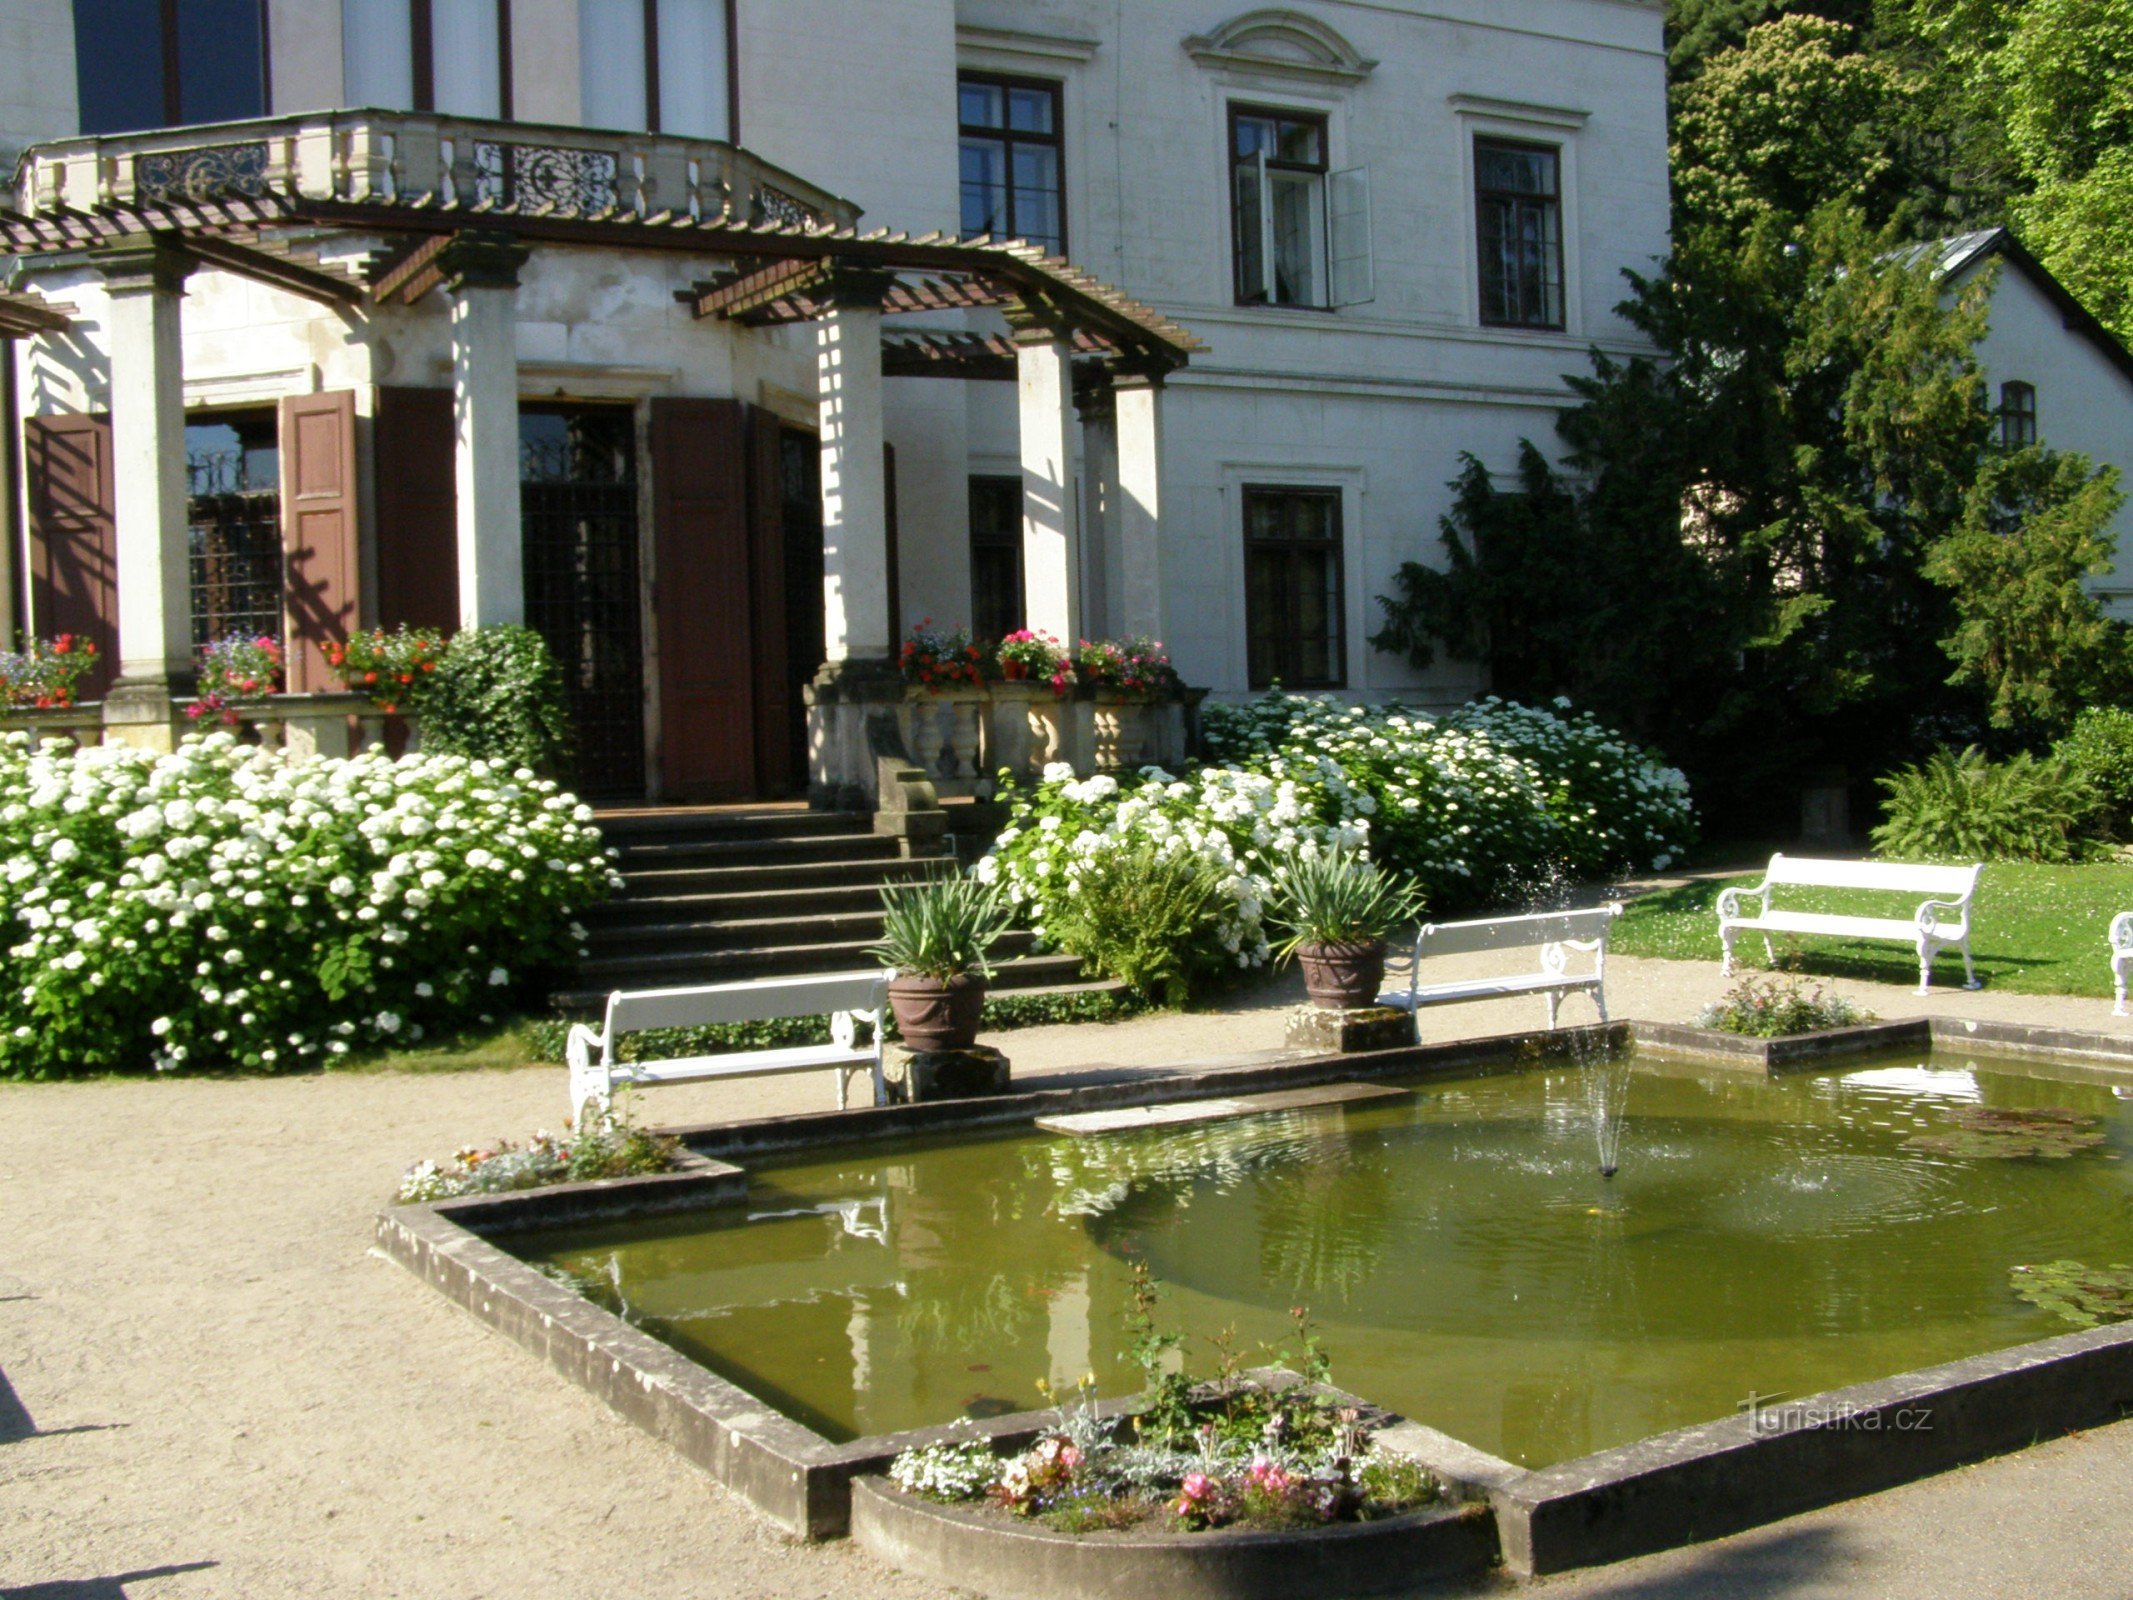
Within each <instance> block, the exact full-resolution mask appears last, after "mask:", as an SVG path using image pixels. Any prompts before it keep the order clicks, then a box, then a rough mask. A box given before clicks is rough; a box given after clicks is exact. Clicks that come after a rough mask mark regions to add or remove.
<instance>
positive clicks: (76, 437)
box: [23, 416, 118, 700]
mask: <svg viewBox="0 0 2133 1600" xmlns="http://www.w3.org/2000/svg"><path fill="white" fill-rule="evenodd" d="M23 447H24V451H25V453H26V455H27V457H28V459H27V461H26V462H25V468H26V471H27V474H28V478H29V500H30V606H31V612H32V615H33V616H34V618H35V631H36V633H37V634H38V635H39V636H41V637H43V638H48V639H49V638H52V637H53V636H55V635H58V634H62V633H71V634H74V635H76V636H77V637H81V638H87V639H90V640H92V641H94V643H95V645H96V652H97V665H96V668H95V670H94V671H92V672H90V673H89V674H87V675H86V676H85V677H83V678H82V680H81V681H80V682H79V683H77V684H76V685H75V689H74V693H75V698H76V699H78V700H94V699H100V698H101V697H102V695H103V693H104V691H105V690H106V689H108V688H109V687H110V686H111V680H112V679H113V678H115V677H117V676H118V517H117V514H116V512H115V511H114V509H113V503H112V486H111V419H110V418H109V417H108V416H93V417H81V416H74V417H30V418H28V419H27V420H26V421H25V422H24V424H23Z"/></svg>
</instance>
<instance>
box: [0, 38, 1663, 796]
mask: <svg viewBox="0 0 2133 1600" xmlns="http://www.w3.org/2000/svg"><path fill="white" fill-rule="evenodd" d="M1662 23H1663V7H1662V5H1661V4H1660V3H1659V0H1375V3H1368V4H1366V3H1362V0H1314V3H1312V4H1310V5H1308V6H1301V7H1291V8H1279V9H1257V10H1245V11H1242V12H1231V11H1228V10H1226V9H1224V8H1223V7H1222V6H1221V5H1220V4H1219V3H1217V4H1215V5H1214V6H1213V7H1212V8H1210V7H1209V6H1208V5H1207V4H1204V3H1202V0H1135V3H1134V4H1133V5H1131V6H1124V5H1119V4H1117V3H1115V0H1050V3H1046V4H1016V3H1009V0H508V3H504V0H0V41H5V42H6V44H7V45H8V46H9V48H7V49H5V50H0V144H4V145H6V146H7V147H8V148H10V149H14V150H22V151H25V152H26V153H25V154H24V155H23V157H22V159H21V163H20V166H19V169H18V174H17V182H16V193H15V197H14V202H13V206H12V209H10V210H9V211H7V212H6V213H5V214H4V215H0V235H4V238H5V243H6V246H7V248H9V249H10V250H12V251H13V252H14V253H15V258H16V260H15V267H14V272H13V276H12V279H11V282H10V286H9V288H10V293H9V296H8V297H7V301H6V304H5V307H4V309H0V331H5V332H7V333H9V334H11V335H13V336H14V344H15V355H14V360H13V362H12V363H11V364H10V365H9V369H8V378H9V381H10V383H11V393H10V396H9V404H10V406H11V407H12V409H11V411H10V412H9V417H10V422H9V432H10V434H11V436H12V438H13V443H14V449H15V456H16V460H17V461H18V462H19V464H20V475H19V484H18V492H17V494H16V495H15V496H13V497H11V498H12V499H13V506H12V515H13V520H14V526H13V529H12V531H11V533H10V536H9V539H8V549H9V554H10V557H11V560H10V561H9V563H7V564H6V566H5V567H4V568H0V579H4V581H5V583H6V585H7V587H8V589H9V594H8V595H7V596H6V597H5V599H6V604H7V605H8V606H9V607H10V608H11V609H12V614H13V616H14V617H15V619H16V620H17V623H18V625H19V626H20V627H22V628H23V629H25V630H27V631H29V632H31V633H34V634H50V633H54V632H57V631H60V630H61V629H73V630H75V631H83V632H88V633H90V634H91V635H92V636H95V637H98V638H99V639H100V640H102V641H103V642H104V643H105V645H106V648H107V653H108V657H109V659H110V660H111V661H112V662H113V663H114V664H115V665H116V667H117V669H118V679H117V682H116V683H115V685H113V693H112V695H111V696H110V697H109V703H111V704H113V705H115V706H117V707H119V708H120V710H121V712H122V714H123V715H127V716H138V717H141V718H144V719H146V720H145V721H144V723H143V724H142V725H143V726H148V725H154V726H163V725H165V724H167V721H168V715H167V705H168V702H169V701H170V700H171V699H172V697H173V696H174V695H176V696H179V697H182V694H183V692H184V689H185V678H186V672H187V664H188V662H189V659H190V655H191V652H192V650H193V649H194V648H195V647H196V646H197V645H198V644H200V643H201V642H203V641H205V640H206V639H209V638H214V637H219V636H221V635H223V634H225V633H227V632H229V631H231V630H233V629H236V628H243V629H246V630H257V631H272V632H279V633H281V634H282V635H284V636H285V637H286V638H287V640H288V642H289V646H290V651H291V659H292V679H293V686H295V687H298V688H302V689H316V688H322V687H326V686H327V683H326V676H325V674H324V671H323V664H322V662H321V660H320V657H319V654H318V652H319V650H320V648H321V647H322V646H323V645H324V644H325V643H326V642H328V641H330V640H332V639H334V638H336V637H338V636H340V635H342V634H344V633H345V632H346V631H347V630H348V629H350V628H352V627H357V626H370V625H385V626H391V625H393V624H395V623H399V622H410V623H419V624H429V625H437V626H448V625H456V624H458V623H460V622H463V621H465V622H474V621H496V620H526V621H528V622H530V623H532V624H533V625H534V626H535V627H537V628H539V629H540V630H541V631H542V632H543V633H544V634H546V635H547V636H548V637H549V639H550V642H551V643H552V644H553V645H554V646H555V647H556V649H557V651H558V653H559V655H561V656H562V658H563V659H564V661H565V663H566V667H567V669H568V671H569V673H570V675H571V682H572V690H573V695H574V698H575V700H576V704H577V710H578V714H579V720H580V724H581V730H582V732H583V736H584V740H585V743H586V745H587V748H588V750H589V751H591V752H593V756H594V760H595V761H596V762H597V764H598V771H599V773H600V775H601V778H600V783H601V786H603V787H607V788H611V789H612V790H613V791H614V792H616V793H618V794H651V795H661V796H677V797H739V796H757V795H775V794H781V793H792V792H796V791H797V790H798V789H799V788H801V787H802V786H803V784H806V785H809V786H811V787H812V788H813V790H814V792H815V793H816V795H817V798H823V799H837V798H839V797H840V794H839V785H838V783H836V782H834V781H831V780H830V779H829V778H827V777H825V763H826V762H828V761H829V759H830V758H829V756H828V755H826V754H825V750H824V748H823V744H822V741H823V738H824V734H823V730H822V729H821V727H820V726H818V727H817V729H816V733H815V736H814V741H815V742H814V744H813V745H812V746H810V745H809V743H808V736H807V735H806V734H805V732H804V728H805V721H804V717H805V713H804V711H803V700H805V699H806V698H807V685H809V684H810V682H813V683H814V684H816V689H815V691H814V692H815V697H816V698H817V699H818V700H823V701H825V703H835V702H836V701H837V700H838V697H839V696H840V695H846V694H852V695H857V694H860V689H859V688H858V687H857V686H859V685H862V684H872V685H875V686H876V688H874V689H868V690H866V691H865V693H866V695H874V694H876V693H877V691H878V686H879V685H880V684H881V683H882V682H883V681H884V677H885V672H886V665H885V664H886V662H887V661H888V658H889V657H890V655H891V653H892V651H893V650H894V648H895V646H896V643H897V641H898V639H899V638H900V637H901V635H902V634H903V633H904V631H905V630H906V629H908V628H909V627H911V626H912V625H914V624H916V623H918V622H920V621H922V620H924V619H929V618H930V619H933V620H934V621H936V622H937V623H940V624H943V625H949V626H953V625H956V624H964V623H967V624H969V625H971V626H973V627H974V628H976V629H977V630H978V631H979V632H980V633H984V634H998V633H1000V632H1004V631H1006V630H1007V629H1009V628H1011V627H1013V626H1016V625H1020V624H1024V623H1026V624H1028V625H1029V626H1032V627H1036V628H1039V629H1043V630H1048V631H1050V632H1052V633H1053V634H1055V635H1057V636H1059V637H1061V638H1062V639H1066V640H1068V641H1071V640H1073V639H1075V638H1077V637H1096V636H1102V635H1114V636H1130V635H1136V634H1145V635H1149V636H1154V637H1159V638H1161V639H1162V640H1163V641H1164V642H1165V643H1166V644H1167V645H1168V647H1169V648H1170V650H1171V652H1172V654H1173V656H1174V658H1175V660H1176V663H1177V665H1178V667H1179V669H1180V670H1181V671H1182V673H1183V674H1184V676H1185V677H1186V679H1187V680H1188V681H1190V682H1192V683H1194V684H1198V685H1204V686H1207V687H1208V688H1210V689H1212V690H1213V691H1214V692H1216V693H1217V694H1223V695H1241V694H1246V693H1249V692H1251V691H1253V690H1255V689H1257V688H1261V687H1264V686H1266V685H1267V684H1269V683H1271V682H1274V681H1277V680H1278V681H1280V682H1283V683H1286V684H1288V685H1290V686H1292V687H1324V688H1329V689H1335V690H1340V691H1345V692H1350V693H1354V694H1358V695H1364V696H1375V695H1383V694H1388V693H1400V694H1403V695H1407V696H1410V697H1415V698H1421V699H1425V700H1436V701H1452V700H1457V699H1459V698H1463V697H1464V696H1465V695H1466V694H1467V693H1469V692H1471V690H1472V689H1473V688H1474V687H1475V686H1476V680H1475V679H1474V677H1473V672H1474V669H1473V668H1471V667H1469V666H1466V665H1464V664H1459V663H1446V664H1444V665H1443V666H1441V667H1439V668H1437V669H1435V670H1434V671H1433V673H1432V674H1430V675H1428V676H1426V677H1421V678H1418V677H1417V676H1416V674H1415V673H1414V672H1413V671H1412V669H1410V668H1409V667H1408V666H1407V664H1406V663H1405V662H1404V661H1402V660H1399V659H1397V658H1393V657H1388V656H1383V655H1380V654H1377V653H1375V652H1373V651H1372V650H1371V649H1370V648H1369V646H1368V645H1367V643H1366V642H1365V639H1366V636H1367V635H1368V634H1369V633H1370V632H1371V631H1372V630H1373V628H1374V626H1375V624H1376V616H1377V611H1376V606H1375V597H1376V596H1377V595H1379V594H1382V593H1384V592H1386V591H1387V590H1388V589H1389V587H1390V584H1391V580H1392V575H1393V573H1394V572H1395V571H1396V570H1397V568H1398V567H1399V565H1400V564H1401V563H1402V562H1405V561H1409V560H1423V561H1434V560H1437V559H1440V558H1441V547H1440V545H1439V543H1438V537H1437V533H1438V519H1439V517H1440V516H1441V515H1442V514H1443V512H1444V511H1445V509H1446V508H1447V504H1448V498H1449V497H1448V494H1447V491H1446V487H1445V486H1446V484H1447V482H1448V480H1450V479H1451V478H1452V476H1453V475H1454V473H1455V472H1456V470H1457V468H1458V460H1459V456H1460V454H1461V452H1467V451H1470V452H1473V453H1475V454H1477V455H1479V456H1481V457H1482V458H1483V459H1484V460H1486V461H1488V462H1489V463H1490V464H1492V465H1497V466H1503V467H1508V466H1509V465H1510V464H1511V462H1512V460H1513V459H1514V450H1515V447H1516V444H1517V441H1518V440H1519V439H1520V438H1522V437H1530V438H1533V439H1536V440H1547V439H1550V438H1552V436H1553V422H1554V416H1555V413H1556V412H1557V411H1558V410H1559V409H1560V407H1561V406H1562V405H1564V404H1565V403H1567V401H1568V400H1569V392H1568V390H1567V388H1566V387H1565V385H1564V383H1563V375H1564V374H1565V373H1572V372H1578V371H1582V370H1584V369H1585V368H1586V366H1587V353H1588V351H1589V349H1591V348H1592V347H1594V346H1597V347H1599V348H1601V349H1603V350H1607V351H1609V352H1611V353H1613V354H1616V355H1629V354H1634V353H1639V352H1640V351H1642V350H1643V349H1644V348H1645V347H1644V346H1643V344H1642V343H1641V341H1640V340H1639V338H1638V336H1636V335H1635V334H1634V332H1633V331H1632V330H1631V329H1630V328H1629V327H1628V326H1627V325H1626V324H1624V323H1623V322H1622V321H1621V320H1620V319H1619V318H1618V317H1617V316H1616V315H1615V312H1614V310H1613V307H1614V305H1615V303H1616V302H1617V301H1618V300H1619V299H1620V298H1621V297H1622V295H1623V292H1624V287H1625V286H1624V284H1623V280H1622V276H1621V274H1622V271H1623V269H1625V268H1629V269H1645V268H1649V267H1650V266H1651V265H1652V264H1653V263H1654V261H1655V260H1656V259H1658V258H1659V257H1660V256H1662V255H1663V254H1664V251H1665V249H1666V221H1667V202H1668V194H1667V168H1666V161H1667V150H1666V105H1665V56H1664V43H1663V38H1662ZM95 687H97V688H99V689H101V688H102V687H104V686H103V685H97V686H95ZM129 704H130V705H132V706H133V708H134V709H133V710H131V711H126V710H125V709H124V708H125V707H126V706H128V705H129ZM818 720H819V719H818ZM906 731H907V733H908V731H909V730H908V719H907V722H906ZM966 736H970V737H974V735H968V730H966V729H963V728H962V727H961V725H960V724H958V725H956V726H955V727H944V728H941V729H936V730H933V731H932V732H931V733H922V734H920V735H919V736H917V737H918V742H919V743H921V744H923V745H925V746H926V750H925V751H924V752H921V753H920V757H921V760H922V762H923V761H925V760H930V759H933V758H934V757H933V755H932V753H933V752H941V751H946V752H948V753H947V754H942V755H939V757H938V759H940V760H942V761H945V762H949V763H950V764H951V765H952V764H953V763H954V762H955V761H956V760H958V759H960V760H961V763H962V765H963V766H966V767H967V766H970V765H972V762H973V761H974V760H975V761H976V762H977V763H978V764H979V765H980V768H981V769H982V764H983V762H984V760H985V759H986V756H987V754H988V753H991V746H990V744H989V743H988V746H987V750H986V751H985V752H973V751H971V750H964V751H962V752H961V756H960V757H957V756H956V755H955V749H956V748H957V740H958V739H962V738H965V737H966ZM1041 742H1042V740H1041V737H1040V743H1041ZM944 770H945V769H944ZM844 789H845V791H846V792H844V793H843V794H842V798H846V799H849V798H851V795H850V794H849V792H848V791H849V785H848V784H847V785H845V786H844Z"/></svg>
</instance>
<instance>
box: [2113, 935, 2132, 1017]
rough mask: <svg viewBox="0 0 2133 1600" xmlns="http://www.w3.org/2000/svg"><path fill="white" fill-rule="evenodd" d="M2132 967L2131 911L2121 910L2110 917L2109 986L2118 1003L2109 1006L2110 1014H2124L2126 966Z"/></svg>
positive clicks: (2118, 1015) (2116, 1015)
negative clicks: (2114, 993) (2115, 992)
mask: <svg viewBox="0 0 2133 1600" xmlns="http://www.w3.org/2000/svg"><path fill="white" fill-rule="evenodd" d="M2128 967H2133V911H2121V912H2119V913H2118V915H2117V916H2115V917H2113V918H2112V919H2111V987H2112V988H2113V989H2114V990H2116V991H2117V995H2118V1003H2117V1004H2116V1005H2114V1006H2112V1007H2111V1015H2112V1016H2114V1017H2122V1016H2124V1015H2125V1014H2126V968H2128Z"/></svg>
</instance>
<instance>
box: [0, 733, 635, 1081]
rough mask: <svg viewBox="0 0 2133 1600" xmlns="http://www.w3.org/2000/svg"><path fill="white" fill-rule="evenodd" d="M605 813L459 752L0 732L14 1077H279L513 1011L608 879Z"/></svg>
mask: <svg viewBox="0 0 2133 1600" xmlns="http://www.w3.org/2000/svg"><path fill="white" fill-rule="evenodd" d="M591 820H592V813H591V810H590V809H589V808H588V807H585V806H582V805H580V804H579V803H578V802H577V801H576V800H575V799H574V798H573V797H571V796H570V795H567V794H563V793H559V792H558V791H557V790H556V788H555V787H554V785H552V784H548V783H545V782H542V781H540V780H538V779H535V778H533V777H532V775H531V774H530V773H528V772H525V771H523V770H521V771H517V772H512V771H507V770H504V769H501V768H494V767H491V766H489V765H488V764H486V763H483V762H479V761H468V760H465V759H463V758H460V757H452V756H426V757H408V758H406V759H403V760H401V761H397V762H395V761H391V760H388V759H386V758H385V757H384V756H383V755H382V754H379V753H376V752H373V753H369V754H365V755H362V756H358V757H355V758H353V759H351V760H312V761H305V762H290V761H287V760H285V759H284V758H283V757H282V756H280V755H279V754H278V753H276V752H272V751H265V750H260V749H258V748H256V747H248V746H243V745H240V744H238V743H237V742H236V740H235V739H234V738H233V737H232V736H231V735H229V734H227V733H222V732H217V733H213V734H210V735H208V736H207V737H206V738H204V739H188V740H186V741H185V742H184V744H183V745H181V747H180V748H179V749H178V751H177V752H176V753H174V754H171V755H166V756H153V755H150V754H148V753H146V752H143V751H139V750H135V749H132V748H129V747H126V746H102V747H97V748H92V749H87V750H81V751H78V752H77V751H74V750H72V749H71V748H68V747H66V746H64V745H57V746H52V747H48V748H47V749H45V750H42V751H37V752H34V753H33V752H32V751H31V750H30V748H29V742H28V739H27V737H26V736H24V735H21V734H13V735H9V736H7V738H6V739H5V740H0V879H4V881H5V883H6V885H7V888H8V904H7V908H6V911H5V913H4V916H5V927H6V933H7V940H6V945H5V951H4V956H0V1076H7V1077H32V1078H41V1077H57V1076H64V1075H67V1074H72V1073H83V1072H98V1071H134V1070H140V1069H143V1068H146V1067H149V1066H154V1067H156V1068H157V1069H159V1070H165V1071H168V1070H172V1069H175V1068H180V1067H188V1066H190V1067H216V1066H243V1067H250V1068H255V1069H261V1068H263V1069H275V1068H283V1067H289V1066H294V1065H298V1064H301V1063H306V1062H312V1061H316V1060H318V1059H321V1058H327V1057H331V1056H336V1055H341V1054H345V1053H346V1052H347V1051H348V1050H349V1049H351V1048H352V1047H354V1046H358V1045H365V1044H372V1043H384V1042H387V1041H393V1040H402V1041H404V1040H410V1039H417V1038H420V1037H421V1034H422V1031H423V1028H424V1026H425V1025H426V1024H429V1025H434V1024H435V1023H436V1022H437V1021H440V1020H445V1019H450V1020H455V1021H456V1020H462V1019H467V1018H468V1017H469V1015H470V1014H479V1013H483V1012H489V1011H492V1010H495V1009H500V1008H501V1007H502V1005H503V1004H504V1003H505V1002H507V1001H509V1000H510V999H511V998H512V997H513V994H514V991H515V990H516V989H517V988H518V987H519V986H521V985H524V984H529V983H531V982H532V981H533V980H535V979H536V978H537V977H538V976H539V975H540V973H541V972H542V971H544V970H545V969H550V968H552V967H554V966H556V965H558V964H560V963H563V962H565V961H568V960H569V959H571V958H572V957H573V956H574V954H575V952H576V948H577V944H578V941H579V940H580V939H581V938H582V934H583V930H582V929H579V928H578V927H577V926H576V924H574V923H573V922H572V921H571V917H572V915H573V914H574V913H575V912H576V911H577V910H579V909H580V908H581V907H583V906H585V905H587V904H588V903H590V902H591V901H592V900H594V899H596V898H598V897H599V896H600V895H602V894H603V893H605V892H606V890H607V889H608V888H609V887H610V885H611V882H612V880H613V877H614V874H613V872H612V869H610V868H609V867H608V866H607V864H606V861H605V859H604V855H603V851H602V845H601V841H600V835H599V832H598V830H597V829H595V828H594V827H592V826H591Z"/></svg>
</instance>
